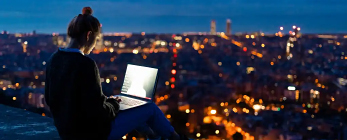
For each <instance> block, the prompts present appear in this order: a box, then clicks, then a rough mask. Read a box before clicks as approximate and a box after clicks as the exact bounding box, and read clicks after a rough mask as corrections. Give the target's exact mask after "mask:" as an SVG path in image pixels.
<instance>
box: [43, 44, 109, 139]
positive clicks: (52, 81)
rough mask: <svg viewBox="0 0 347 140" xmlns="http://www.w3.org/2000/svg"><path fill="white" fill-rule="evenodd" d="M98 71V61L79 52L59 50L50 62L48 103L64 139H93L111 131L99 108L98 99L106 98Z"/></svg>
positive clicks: (47, 88)
mask: <svg viewBox="0 0 347 140" xmlns="http://www.w3.org/2000/svg"><path fill="white" fill-rule="evenodd" d="M95 73H98V71H97V67H96V65H95V62H94V61H93V60H92V59H90V58H88V57H86V56H83V55H82V54H81V53H78V52H65V51H62V50H58V51H57V52H56V53H54V54H53V55H52V57H51V59H50V60H49V61H48V63H47V70H46V77H47V78H46V92H45V96H46V102H47V104H48V105H49V106H50V109H51V112H52V115H53V118H54V122H55V125H56V127H57V129H58V131H59V134H60V135H61V137H62V138H63V139H64V137H66V138H65V139H70V138H74V139H81V137H86V138H88V139H89V138H91V137H102V136H107V134H108V133H109V127H110V120H107V119H105V118H102V117H103V116H102V115H100V114H101V112H100V110H101V108H97V107H98V106H102V104H99V105H98V103H97V102H95V101H98V100H97V99H96V98H100V99H101V98H102V95H100V94H102V91H101V89H98V88H99V86H100V81H99V77H98V76H99V75H98V74H95ZM98 85H99V86H98ZM89 91H91V92H93V93H94V95H95V96H94V95H93V96H90V94H88V92H89ZM98 92H99V93H98ZM93 100H95V101H93ZM99 101H100V103H101V100H99ZM86 134H87V135H86ZM75 137H79V138H75Z"/></svg>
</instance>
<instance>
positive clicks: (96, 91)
mask: <svg viewBox="0 0 347 140" xmlns="http://www.w3.org/2000/svg"><path fill="white" fill-rule="evenodd" d="M85 66H86V67H85V68H83V69H82V72H81V77H82V79H81V83H82V85H81V86H82V87H81V88H82V95H81V96H82V97H81V98H82V103H84V104H85V107H86V109H87V111H88V110H89V112H90V116H94V115H101V117H102V118H105V119H114V118H115V117H116V115H117V113H118V111H119V104H118V102H117V101H116V100H115V99H112V98H107V97H106V96H105V95H104V94H103V92H102V88H101V83H100V75H99V69H98V67H97V65H96V63H95V62H94V61H93V60H91V59H89V62H88V63H87V64H86V65H85ZM95 117H98V116H95ZM99 117H100V116H99Z"/></svg>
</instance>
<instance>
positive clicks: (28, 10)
mask: <svg viewBox="0 0 347 140" xmlns="http://www.w3.org/2000/svg"><path fill="white" fill-rule="evenodd" d="M84 6H91V7H92V8H93V10H94V11H95V14H94V15H95V16H96V17H97V18H99V20H100V21H101V23H102V24H103V27H104V28H103V30H104V32H141V31H145V32H158V33H181V32H188V31H202V32H204V31H209V22H210V20H212V19H215V20H216V21H217V31H224V30H225V21H226V19H227V18H230V19H231V20H232V22H233V33H235V32H252V31H264V32H266V33H274V32H276V31H277V30H278V29H279V27H280V26H284V27H285V29H289V27H290V26H291V25H293V24H295V25H297V26H300V27H301V28H302V31H303V32H306V33H343V32H345V33H347V18H346V15H347V10H346V9H347V1H345V0H329V1H328V0H89V1H86V0H0V30H8V31H10V32H12V33H13V32H31V31H32V30H37V32H42V33H51V32H61V33H64V32H66V31H65V30H66V26H67V24H68V22H69V21H70V20H71V19H72V18H73V17H74V16H76V15H77V14H79V13H80V12H81V9H82V8H83V7H84Z"/></svg>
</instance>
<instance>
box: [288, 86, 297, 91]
mask: <svg viewBox="0 0 347 140" xmlns="http://www.w3.org/2000/svg"><path fill="white" fill-rule="evenodd" d="M295 89H296V88H295V87H294V86H288V90H295Z"/></svg>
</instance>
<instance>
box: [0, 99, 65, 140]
mask: <svg viewBox="0 0 347 140" xmlns="http://www.w3.org/2000/svg"><path fill="white" fill-rule="evenodd" d="M0 140H59V136H58V132H57V131H56V129H55V127H54V125H53V120H52V119H51V118H48V117H42V116H41V115H39V114H35V113H31V112H29V111H25V110H22V109H17V108H12V107H8V106H4V105H1V104H0Z"/></svg>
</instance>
